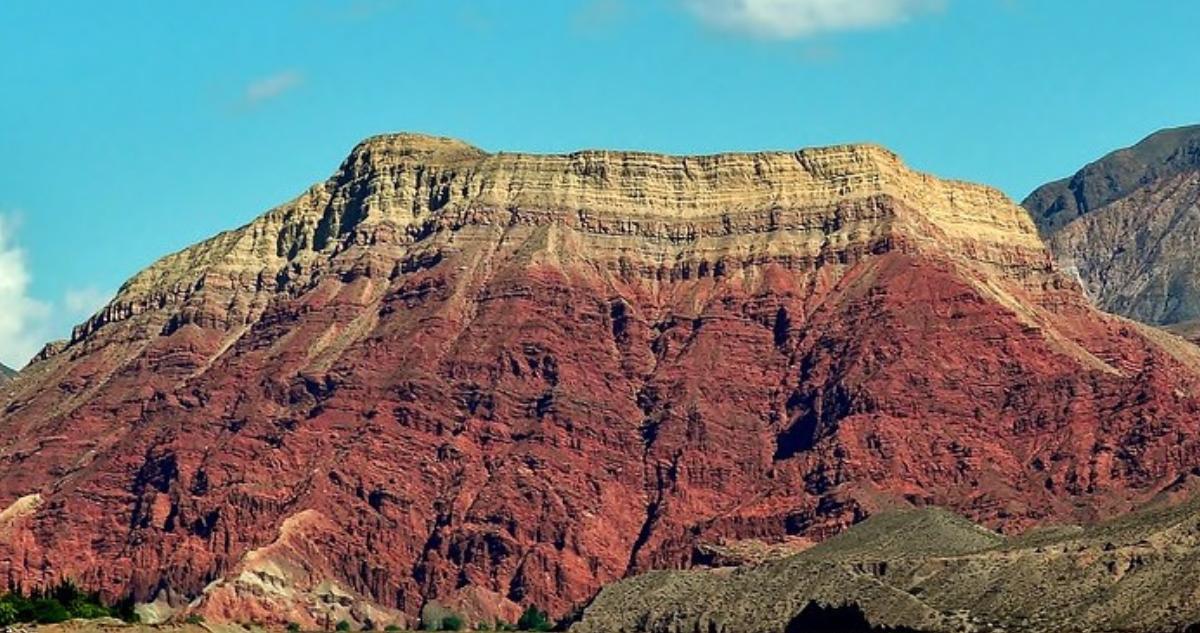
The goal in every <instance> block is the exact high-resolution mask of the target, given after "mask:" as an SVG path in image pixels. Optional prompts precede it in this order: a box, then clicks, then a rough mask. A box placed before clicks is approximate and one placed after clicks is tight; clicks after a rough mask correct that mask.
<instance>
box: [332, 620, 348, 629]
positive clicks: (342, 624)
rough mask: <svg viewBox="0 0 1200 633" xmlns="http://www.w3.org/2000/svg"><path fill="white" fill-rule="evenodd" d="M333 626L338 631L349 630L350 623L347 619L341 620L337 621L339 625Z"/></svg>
mask: <svg viewBox="0 0 1200 633" xmlns="http://www.w3.org/2000/svg"><path fill="white" fill-rule="evenodd" d="M333 628H334V629H335V630H338V631H349V630H350V623H349V622H347V621H345V620H339V621H338V623H337V626H335V627H333Z"/></svg>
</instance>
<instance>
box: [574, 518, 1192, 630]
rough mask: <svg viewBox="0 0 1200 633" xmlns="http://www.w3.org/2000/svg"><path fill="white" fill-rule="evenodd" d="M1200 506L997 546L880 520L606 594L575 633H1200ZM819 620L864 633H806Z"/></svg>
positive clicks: (942, 525)
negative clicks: (795, 548) (819, 613)
mask: <svg viewBox="0 0 1200 633" xmlns="http://www.w3.org/2000/svg"><path fill="white" fill-rule="evenodd" d="M1198 564H1200V504H1198V503H1197V502H1196V501H1195V500H1192V501H1190V502H1187V503H1184V504H1182V505H1175V506H1163V507H1158V508H1155V509H1153V510H1148V511H1144V512H1140V513H1137V514H1134V515H1126V516H1124V517H1121V518H1120V519H1117V520H1114V521H1111V522H1106V523H1103V524H1100V525H1094V526H1087V527H1080V526H1070V525H1060V526H1054V527H1047V528H1044V529H1040V530H1035V531H1032V532H1029V533H1027V534H1024V535H1021V536H1017V537H1007V538H1005V537H1003V536H1001V535H999V534H996V533H994V532H991V531H989V530H986V529H984V528H982V527H979V526H977V525H974V524H972V523H970V522H968V521H966V520H964V519H961V518H959V517H957V516H955V515H953V514H950V513H947V512H945V511H942V510H937V509H924V510H908V511H903V512H896V513H885V514H881V515H877V516H875V517H872V518H870V519H867V520H866V521H864V522H863V523H860V524H858V525H856V526H854V527H852V528H850V529H849V530H847V531H846V532H843V533H842V534H840V535H838V536H836V537H834V538H832V539H829V540H828V541H825V542H824V543H822V544H820V545H818V546H816V547H814V548H812V549H810V550H807V551H805V552H804V553H802V554H799V555H795V556H792V557H787V558H780V559H777V560H773V561H769V562H764V563H761V564H758V565H752V566H745V567H741V568H722V569H709V570H700V569H697V570H689V571H657V572H650V573H647V574H644V575H640V576H636V577H634V578H631V579H629V580H625V581H621V582H618V583H615V584H613V585H610V586H608V587H606V588H604V589H603V590H602V591H601V592H600V594H599V595H598V596H597V598H596V600H595V601H594V602H593V603H592V604H590V605H588V607H587V608H586V609H585V610H584V612H583V615H582V618H581V620H580V621H579V622H578V623H576V624H575V625H574V626H573V627H572V628H571V631H572V633H624V632H633V631H638V632H656V631H660V632H672V633H673V632H678V631H747V632H750V631H764V632H767V631H793V630H795V631H801V630H838V631H847V632H848V633H850V632H854V631H862V632H863V633H865V632H866V631H870V630H872V629H874V630H893V631H894V630H911V631H928V632H935V631H938V632H943V631H944V632H947V633H949V632H952V631H1008V632H1029V633H1040V632H1055V633H1057V632H1060V631H1125V632H1129V633H1135V632H1142V631H1144V632H1147V633H1166V632H1170V631H1184V630H1189V631H1190V630H1194V628H1189V627H1194V626H1195V625H1196V623H1197V622H1200V599H1198V598H1197V595H1198V594H1200V576H1198V575H1197V574H1196V571H1195V570H1196V568H1197V565H1198ZM814 607H816V608H824V609H826V610H829V609H832V608H840V609H853V610H854V611H858V612H860V613H861V614H862V615H861V617H862V618H863V620H862V622H860V624H859V626H858V627H846V628H838V629H805V628H802V627H801V626H799V625H800V623H801V622H803V621H804V620H805V619H806V617H808V614H809V613H811V611H813V610H814Z"/></svg>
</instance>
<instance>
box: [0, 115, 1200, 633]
mask: <svg viewBox="0 0 1200 633" xmlns="http://www.w3.org/2000/svg"><path fill="white" fill-rule="evenodd" d="M1197 367H1200V352H1198V351H1197V349H1196V348H1194V347H1192V346H1190V345H1187V344H1185V343H1183V342H1182V341H1179V340H1178V339H1176V338H1174V337H1171V336H1168V335H1166V334H1163V333H1160V332H1158V331H1157V330H1152V329H1149V328H1145V327H1143V326H1140V325H1137V324H1135V323H1132V322H1128V321H1124V320H1122V319H1119V318H1116V317H1111V316H1108V315H1106V314H1103V313H1101V312H1099V311H1097V310H1095V309H1094V308H1092V307H1091V306H1090V305H1089V303H1088V301H1087V299H1086V298H1085V297H1084V296H1083V294H1082V293H1081V292H1080V290H1079V288H1078V286H1077V285H1076V284H1075V282H1074V281H1073V280H1071V279H1069V278H1067V277H1064V276H1062V275H1060V274H1059V273H1058V272H1056V270H1055V269H1054V268H1053V266H1052V265H1051V261H1050V257H1049V254H1048V253H1047V252H1046V250H1045V248H1044V247H1043V246H1042V243H1041V241H1040V240H1039V238H1038V235H1037V232H1036V229H1035V227H1034V225H1033V223H1032V222H1031V221H1030V219H1029V216H1028V215H1027V214H1026V213H1025V212H1024V211H1023V210H1022V209H1021V208H1020V207H1018V206H1016V205H1014V204H1013V203H1011V202H1010V201H1008V200H1007V199H1006V198H1005V197H1004V196H1003V195H1001V194H1000V193H998V192H996V191H994V190H992V189H989V188H985V187H980V186H975V185H970V184H965V183H957V182H947V181H942V180H939V179H936V178H933V177H931V176H927V175H924V174H920V173H916V172H913V171H912V170H910V169H908V168H907V167H905V166H904V165H903V164H902V162H901V161H900V160H899V159H898V158H897V157H896V156H895V155H894V154H892V153H890V152H888V151H886V150H884V149H881V148H878V147H871V146H845V147H832V148H825V149H814V150H801V151H797V152H775V153H754V154H725V155H716V156H696V157H675V156H659V155H651V154H639V153H618V152H604V151H589V152H579V153H575V154H570V155H565V156H533V155H523V154H488V153H485V152H483V151H481V150H479V149H476V148H474V147H471V146H468V145H466V144H463V143H460V142H457V141H452V140H447V139H440V138H431V137H423V136H416V135H406V134H399V135H389V136H381V137H376V138H372V139H369V140H367V141H365V142H364V143H362V144H360V145H359V146H358V147H356V148H355V149H354V151H353V152H352V153H351V155H350V156H349V158H348V159H347V160H346V161H345V162H344V163H343V164H342V166H341V167H340V168H339V169H338V171H337V172H336V173H335V174H334V175H333V176H332V177H331V178H330V179H329V180H328V181H326V182H323V183H320V184H318V185H316V186H314V187H312V188H310V189H309V190H308V191H306V192H305V193H303V194H302V195H301V196H299V197H298V198H297V199H296V200H293V201H292V202H289V203H287V204H285V205H283V206H281V207H278V208H276V209H273V210H271V211H269V212H267V213H266V214H264V215H263V216H261V217H259V218H258V219H256V220H254V221H253V222H251V223H249V224H247V225H246V226H244V227H242V228H240V229H237V230H234V231H230V232H227V233H223V234H221V235H218V236H216V237H214V238H212V239H210V240H208V241H206V242H203V243H201V244H198V245H196V246H194V247H192V248H189V249H186V250H184V251H181V252H179V253H176V254H174V255H170V256H168V257H166V258H164V259H163V260H161V261H160V262H158V263H156V264H154V265H153V266H151V267H150V268H148V269H147V270H145V271H144V272H142V273H140V274H138V275H137V276H135V277H134V278H133V279H131V280H130V281H129V282H128V283H127V284H125V286H124V287H123V288H122V289H121V290H120V292H119V293H118V294H117V296H116V298H115V299H113V301H112V302H111V303H110V304H109V305H108V306H106V307H105V308H104V309H103V310H101V311H100V312H99V313H98V314H97V315H95V316H94V317H93V318H91V319H89V320H88V321H87V322H86V323H84V324H82V325H81V326H79V327H78V328H76V330H75V333H74V335H73V337H72V340H71V341H70V342H69V343H67V344H66V345H61V346H56V347H53V348H48V349H47V350H46V352H45V353H43V355H42V356H41V357H40V359H39V360H38V361H37V362H35V363H34V364H33V365H31V366H30V367H29V368H28V369H26V370H25V371H24V372H23V376H22V379H21V380H20V381H18V382H17V383H14V388H13V389H12V390H10V392H9V394H8V395H7V396H5V397H6V398H7V401H6V402H4V403H2V405H0V406H2V408H0V411H2V413H0V416H2V417H0V508H6V509H4V510H3V511H2V513H0V580H3V581H8V582H12V583H16V584H21V585H26V586H30V585H38V584H43V583H48V582H52V581H54V580H56V579H58V578H62V577H70V578H73V579H75V580H77V581H78V582H81V583H84V584H87V585H92V586H97V587H101V588H103V589H104V591H105V593H106V595H108V596H110V597H117V596H123V595H132V596H133V597H134V598H136V599H137V600H139V601H142V602H153V605H152V608H151V611H153V612H154V613H156V614H160V615H163V614H168V613H171V612H172V611H178V610H180V609H187V610H190V611H196V612H201V613H203V614H205V615H206V617H208V618H209V619H211V620H214V621H215V620H220V619H230V618H235V619H238V620H243V621H244V620H252V619H256V620H261V621H276V622H281V621H284V620H293V621H296V622H300V623H302V624H306V625H317V624H323V623H325V622H327V621H337V620H339V619H342V618H349V619H354V620H356V621H359V622H363V621H365V620H367V619H370V620H371V621H372V622H373V623H377V624H383V623H387V622H390V621H400V620H405V619H409V620H411V619H412V618H413V617H414V616H415V615H416V614H417V613H418V612H419V611H420V609H421V608H422V607H423V606H427V605H428V604H429V603H430V602H433V601H436V602H437V603H438V604H440V605H442V606H445V607H449V608H453V609H456V610H459V611H462V612H464V613H466V614H467V615H468V616H469V618H470V619H480V618H485V617H486V618H490V617H496V616H499V617H503V618H505V619H508V620H510V621H511V620H512V619H514V618H515V617H516V614H517V612H518V610H519V608H520V606H521V605H524V604H530V603H534V604H538V605H540V606H542V607H545V608H548V609H550V611H551V612H552V613H553V614H555V615H558V614H562V613H564V612H566V611H568V610H569V609H571V608H572V607H573V606H575V605H579V604H582V603H583V602H585V601H586V600H588V599H589V598H590V597H591V596H592V595H593V594H594V592H595V591H596V590H597V589H598V588H599V587H600V586H601V585H603V584H605V583H608V582H611V581H613V580H616V579H618V578H621V577H623V576H625V575H628V574H631V573H635V572H639V571H643V570H647V569H651V568H661V567H667V568H670V567H685V566H689V565H691V564H693V562H695V561H697V560H699V559H701V558H704V557H705V556H708V554H707V553H706V552H710V551H712V550H711V549H710V548H709V546H711V545H713V544H716V545H719V546H720V545H730V544H735V545H736V544H737V543H739V542H743V541H750V540H756V541H760V542H763V543H766V544H768V545H770V544H786V543H788V542H794V541H795V540H797V539H807V540H820V539H823V538H825V537H827V536H829V535H831V534H834V533H836V532H838V531H840V530H842V529H843V528H844V527H845V526H847V525H849V524H851V523H853V522H856V521H858V520H860V519H862V518H863V517H865V516H867V515H869V514H873V513H875V512H877V511H879V510H881V509H885V508H892V507H896V506H904V505H910V504H916V505H924V504H939V505H947V506H950V507H952V508H955V509H957V510H958V511H960V512H962V513H964V514H966V515H968V516H970V517H972V518H973V519H976V520H979V521H982V522H985V523H986V524H987V525H989V526H992V527H995V528H1002V529H1005V530H1019V529H1022V528H1025V527H1027V526H1031V525H1034V524H1036V523H1038V522H1041V521H1046V520H1066V519H1072V520H1074V519H1092V518H1097V517H1102V516H1106V515H1109V514H1111V513H1114V512H1119V511H1122V510H1125V509H1128V508H1130V507H1133V506H1135V505H1137V504H1139V503H1141V502H1143V501H1144V500H1146V499H1148V498H1151V497H1152V496H1154V495H1156V494H1159V493H1160V492H1161V491H1162V490H1163V489H1164V488H1166V487H1168V486H1180V485H1185V484H1186V482H1187V481H1188V480H1189V479H1190V478H1191V477H1192V473H1193V472H1194V470H1195V469H1196V468H1197V467H1200V441H1198V440H1200V416H1197V413H1198V412H1200V397H1198V395H1200V373H1198V371H1197ZM1181 482H1183V483H1181Z"/></svg>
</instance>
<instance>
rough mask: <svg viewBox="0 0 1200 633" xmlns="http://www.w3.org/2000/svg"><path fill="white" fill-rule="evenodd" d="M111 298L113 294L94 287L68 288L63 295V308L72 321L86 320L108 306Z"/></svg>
mask: <svg viewBox="0 0 1200 633" xmlns="http://www.w3.org/2000/svg"><path fill="white" fill-rule="evenodd" d="M112 298H113V293H111V292H108V291H106V290H101V289H99V288H97V287H95V286H87V287H85V288H68V289H67V292H66V293H65V294H64V295H63V307H64V308H66V313H67V316H69V317H71V318H72V319H75V320H80V319H86V318H88V317H90V316H92V315H93V314H95V313H97V312H99V311H100V308H103V307H104V306H106V305H108V302H109V301H111V300H112Z"/></svg>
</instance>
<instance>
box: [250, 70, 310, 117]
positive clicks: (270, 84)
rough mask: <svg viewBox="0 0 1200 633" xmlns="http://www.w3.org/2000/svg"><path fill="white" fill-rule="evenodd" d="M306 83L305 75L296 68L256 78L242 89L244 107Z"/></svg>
mask: <svg viewBox="0 0 1200 633" xmlns="http://www.w3.org/2000/svg"><path fill="white" fill-rule="evenodd" d="M303 83H304V75H303V74H302V73H300V72H299V71H296V70H285V71H282V72H279V73H275V74H274V75H270V76H268V77H262V78H260V79H256V80H254V81H252V82H250V83H249V84H247V85H246V88H245V89H244V90H243V91H242V99H241V103H242V106H243V107H248V108H251V107H254V106H256V105H259V104H261V103H263V102H265V101H269V100H271V99H274V98H275V97H278V96H280V95H282V94H284V93H285V92H288V91H290V90H294V89H295V88H298V87H299V86H300V85H301V84H303Z"/></svg>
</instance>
